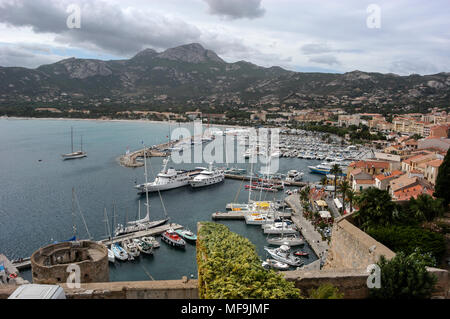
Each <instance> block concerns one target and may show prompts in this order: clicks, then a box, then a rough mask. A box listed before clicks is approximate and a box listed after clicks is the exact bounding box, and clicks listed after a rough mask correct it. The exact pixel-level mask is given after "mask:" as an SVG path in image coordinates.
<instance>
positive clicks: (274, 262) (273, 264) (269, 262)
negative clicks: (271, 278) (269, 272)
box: [262, 259, 289, 270]
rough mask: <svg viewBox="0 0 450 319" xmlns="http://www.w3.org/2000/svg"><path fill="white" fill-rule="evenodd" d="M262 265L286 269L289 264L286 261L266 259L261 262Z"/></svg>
mask: <svg viewBox="0 0 450 319" xmlns="http://www.w3.org/2000/svg"><path fill="white" fill-rule="evenodd" d="M262 266H263V267H264V268H274V269H278V270H288V269H289V265H288V264H286V263H282V262H281V261H278V260H275V259H266V261H263V262H262Z"/></svg>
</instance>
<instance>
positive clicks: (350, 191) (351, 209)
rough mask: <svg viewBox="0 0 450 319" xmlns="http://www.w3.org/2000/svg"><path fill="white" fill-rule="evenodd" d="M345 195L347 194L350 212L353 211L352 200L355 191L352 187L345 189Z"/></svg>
mask: <svg viewBox="0 0 450 319" xmlns="http://www.w3.org/2000/svg"><path fill="white" fill-rule="evenodd" d="M346 195H347V199H348V201H349V203H350V213H351V212H352V211H353V201H354V199H355V196H356V193H355V192H354V191H353V189H351V188H349V189H348V190H347V193H346Z"/></svg>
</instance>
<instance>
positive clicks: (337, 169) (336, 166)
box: [330, 164, 342, 198]
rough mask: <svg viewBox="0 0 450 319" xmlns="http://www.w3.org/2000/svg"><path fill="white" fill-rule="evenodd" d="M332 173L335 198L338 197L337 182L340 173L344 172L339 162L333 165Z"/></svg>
mask: <svg viewBox="0 0 450 319" xmlns="http://www.w3.org/2000/svg"><path fill="white" fill-rule="evenodd" d="M330 173H331V174H333V175H334V198H336V183H337V177H338V175H340V174H342V169H341V167H340V166H339V164H334V165H333V166H331V169H330Z"/></svg>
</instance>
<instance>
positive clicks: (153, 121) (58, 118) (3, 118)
mask: <svg viewBox="0 0 450 319" xmlns="http://www.w3.org/2000/svg"><path fill="white" fill-rule="evenodd" d="M0 120H45V121H49V120H54V121H90V122H124V123H133V122H134V123H149V124H174V123H175V124H177V123H179V124H180V125H183V124H187V125H191V124H192V123H193V122H171V121H155V120H143V119H137V120H126V119H100V118H99V119H85V118H68V117H17V116H4V117H3V116H2V117H0ZM202 124H203V125H204V126H205V125H208V124H205V123H202ZM211 127H225V128H226V127H232V128H251V126H241V125H225V124H211Z"/></svg>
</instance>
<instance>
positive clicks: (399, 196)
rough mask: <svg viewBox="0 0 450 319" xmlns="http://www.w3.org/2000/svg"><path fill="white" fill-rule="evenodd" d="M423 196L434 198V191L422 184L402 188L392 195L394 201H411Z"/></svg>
mask: <svg viewBox="0 0 450 319" xmlns="http://www.w3.org/2000/svg"><path fill="white" fill-rule="evenodd" d="M421 194H428V195H430V196H433V190H432V189H430V188H427V187H426V186H423V185H421V184H418V185H413V186H409V187H405V188H402V189H400V190H398V191H396V192H394V194H393V195H392V199H393V200H394V201H409V200H410V199H411V198H417V197H418V196H419V195H421Z"/></svg>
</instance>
